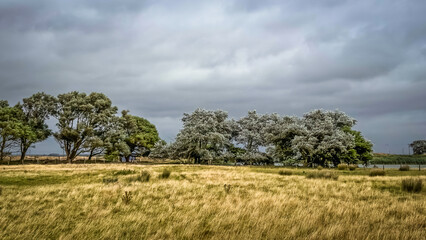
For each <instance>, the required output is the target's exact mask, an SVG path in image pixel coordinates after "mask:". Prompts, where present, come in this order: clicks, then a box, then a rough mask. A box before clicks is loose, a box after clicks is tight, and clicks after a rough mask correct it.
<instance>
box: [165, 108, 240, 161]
mask: <svg viewBox="0 0 426 240" xmlns="http://www.w3.org/2000/svg"><path fill="white" fill-rule="evenodd" d="M182 122H183V129H181V131H180V132H179V133H178V135H177V137H176V141H175V143H174V144H173V147H172V148H173V150H174V154H173V157H175V158H187V159H194V163H202V162H207V163H210V162H211V161H212V160H213V159H217V158H221V157H223V155H224V153H225V152H226V148H227V147H228V146H229V145H231V138H232V132H233V131H232V128H233V127H232V126H233V122H232V121H230V120H228V113H226V112H224V111H222V110H216V111H208V110H205V109H201V108H198V109H196V110H195V111H194V112H193V113H191V114H188V113H185V114H184V117H183V118H182Z"/></svg>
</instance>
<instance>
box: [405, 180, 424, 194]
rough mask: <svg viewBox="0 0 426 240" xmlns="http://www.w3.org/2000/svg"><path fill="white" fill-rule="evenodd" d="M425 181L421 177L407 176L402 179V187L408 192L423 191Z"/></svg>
mask: <svg viewBox="0 0 426 240" xmlns="http://www.w3.org/2000/svg"><path fill="white" fill-rule="evenodd" d="M422 188H423V182H422V180H421V179H420V178H419V179H413V178H407V179H404V180H402V184H401V189H402V190H404V191H406V192H414V193H418V192H420V191H422Z"/></svg>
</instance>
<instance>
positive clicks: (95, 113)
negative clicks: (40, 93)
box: [53, 91, 117, 163]
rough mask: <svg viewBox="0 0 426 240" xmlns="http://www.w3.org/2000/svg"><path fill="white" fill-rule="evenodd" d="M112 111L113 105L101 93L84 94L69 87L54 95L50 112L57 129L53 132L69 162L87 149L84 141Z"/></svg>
mask: <svg viewBox="0 0 426 240" xmlns="http://www.w3.org/2000/svg"><path fill="white" fill-rule="evenodd" d="M116 112H117V107H114V106H112V104H111V100H110V99H109V98H108V97H107V96H105V95H104V94H102V93H95V92H93V93H91V94H89V95H87V94H86V93H80V92H77V91H73V92H69V93H65V94H60V95H58V97H57V103H56V108H55V112H54V116H55V117H56V118H57V119H58V123H57V127H58V132H55V133H54V134H53V136H54V137H55V139H56V141H57V142H58V143H59V145H60V146H61V148H62V149H64V151H65V153H66V156H67V160H68V162H69V163H72V161H73V160H74V159H75V157H76V156H78V155H79V154H81V153H82V152H84V151H86V150H87V149H86V148H85V146H86V144H87V142H88V141H90V139H91V137H93V136H94V135H95V132H96V131H98V130H100V129H102V128H103V127H104V126H105V125H107V124H108V122H109V121H110V120H111V118H112V117H113V116H114V114H115V113H116Z"/></svg>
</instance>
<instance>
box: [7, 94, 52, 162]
mask: <svg viewBox="0 0 426 240" xmlns="http://www.w3.org/2000/svg"><path fill="white" fill-rule="evenodd" d="M15 107H16V108H18V109H19V110H20V112H21V114H20V121H21V122H22V124H23V127H22V128H21V130H20V131H19V147H20V151H21V157H20V160H21V161H22V163H23V161H24V159H25V155H26V153H27V151H28V149H29V148H30V147H31V146H33V145H34V144H35V143H37V142H41V141H43V140H45V139H47V138H48V137H49V136H50V135H51V134H52V131H51V130H50V129H49V128H48V126H47V124H46V123H45V121H46V120H47V119H49V117H50V115H51V114H52V113H53V112H54V110H55V98H54V97H53V96H50V95H48V94H45V93H43V92H41V93H36V94H33V95H32V96H31V97H29V98H24V99H23V103H22V104H21V103H18V104H17V105H16V106H15Z"/></svg>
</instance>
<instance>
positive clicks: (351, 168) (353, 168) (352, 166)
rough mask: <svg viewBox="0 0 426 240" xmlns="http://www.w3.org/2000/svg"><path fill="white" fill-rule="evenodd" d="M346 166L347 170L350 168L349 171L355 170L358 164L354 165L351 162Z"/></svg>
mask: <svg viewBox="0 0 426 240" xmlns="http://www.w3.org/2000/svg"><path fill="white" fill-rule="evenodd" d="M348 167H349V170H351V171H353V170H355V169H357V168H358V166H357V165H355V164H351V165H349V166H348Z"/></svg>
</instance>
